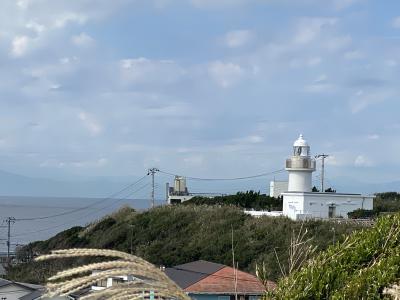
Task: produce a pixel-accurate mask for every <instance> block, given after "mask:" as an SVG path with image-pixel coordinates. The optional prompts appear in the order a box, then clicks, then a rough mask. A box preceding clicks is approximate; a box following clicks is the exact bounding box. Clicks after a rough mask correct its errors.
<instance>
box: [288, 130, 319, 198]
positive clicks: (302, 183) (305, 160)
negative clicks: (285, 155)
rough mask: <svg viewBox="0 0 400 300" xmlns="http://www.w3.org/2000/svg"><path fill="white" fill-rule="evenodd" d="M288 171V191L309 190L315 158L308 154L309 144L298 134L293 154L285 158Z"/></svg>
mask: <svg viewBox="0 0 400 300" xmlns="http://www.w3.org/2000/svg"><path fill="white" fill-rule="evenodd" d="M286 170H287V171H288V173H289V187H288V191H289V192H311V189H312V187H311V185H312V172H314V171H315V160H314V159H313V158H311V156H310V146H309V145H308V143H307V141H306V140H305V139H304V138H303V135H302V134H300V136H299V138H298V139H297V140H296V141H295V142H294V144H293V155H292V157H291V158H289V159H287V160H286Z"/></svg>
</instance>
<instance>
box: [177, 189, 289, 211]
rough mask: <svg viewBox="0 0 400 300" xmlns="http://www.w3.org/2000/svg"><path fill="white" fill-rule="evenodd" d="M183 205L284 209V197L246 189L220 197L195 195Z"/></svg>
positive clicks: (269, 209)
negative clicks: (275, 196)
mask: <svg viewBox="0 0 400 300" xmlns="http://www.w3.org/2000/svg"><path fill="white" fill-rule="evenodd" d="M183 205H234V206H238V207H242V208H247V209H255V210H268V211H273V210H278V211H281V210H282V198H274V197H270V196H268V195H265V194H261V193H260V192H255V191H246V192H238V193H236V194H234V195H226V196H218V197H213V198H209V197H200V196H198V197H194V198H192V199H190V200H189V201H185V202H184V203H183Z"/></svg>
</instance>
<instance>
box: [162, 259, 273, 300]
mask: <svg viewBox="0 0 400 300" xmlns="http://www.w3.org/2000/svg"><path fill="white" fill-rule="evenodd" d="M165 272H166V274H167V275H168V277H169V278H171V279H172V280H173V281H174V282H175V283H176V284H177V285H178V286H179V287H181V288H182V289H183V290H184V291H185V292H186V293H188V295H189V296H190V297H191V298H192V299H195V300H234V299H235V295H236V294H237V295H238V299H239V300H256V299H260V298H261V296H262V295H263V294H264V293H265V291H266V287H265V286H264V285H263V284H262V283H261V282H260V280H259V279H258V278H257V277H256V276H254V275H252V274H249V273H246V272H243V271H239V270H236V273H237V274H236V276H235V270H234V269H233V268H231V267H228V266H225V265H222V264H217V263H212V262H208V261H204V260H198V261H194V262H190V263H187V264H183V265H178V266H175V267H172V268H166V269H165ZM235 283H236V284H235ZM274 287H275V283H274V282H272V281H271V282H269V283H268V289H273V288H274Z"/></svg>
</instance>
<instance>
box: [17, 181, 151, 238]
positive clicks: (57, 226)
mask: <svg viewBox="0 0 400 300" xmlns="http://www.w3.org/2000/svg"><path fill="white" fill-rule="evenodd" d="M149 185H150V183H146V184H145V185H143V186H141V187H140V188H138V189H137V190H135V191H133V192H129V194H128V195H127V196H129V195H131V194H134V193H137V192H139V191H140V190H142V189H144V188H145V187H147V186H149ZM127 196H126V197H127ZM123 200H126V199H125V198H124V199H118V200H116V201H114V202H112V203H111V204H110V205H108V206H105V207H102V208H100V209H98V210H95V211H92V212H90V213H88V214H86V215H83V216H81V217H80V218H79V219H74V220H71V221H68V222H65V223H62V224H59V225H56V226H51V227H46V228H43V229H40V230H36V231H30V232H24V233H20V234H15V235H13V236H12V237H19V236H25V235H30V234H36V233H40V232H44V231H47V230H51V229H54V228H59V227H62V226H64V225H68V224H70V223H71V222H76V221H80V220H82V218H85V217H88V216H90V215H91V214H94V213H97V212H100V211H102V210H104V209H106V208H108V207H110V206H112V205H114V204H116V203H118V202H120V201H123Z"/></svg>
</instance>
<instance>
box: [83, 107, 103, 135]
mask: <svg viewBox="0 0 400 300" xmlns="http://www.w3.org/2000/svg"><path fill="white" fill-rule="evenodd" d="M78 118H79V120H81V121H82V124H83V125H84V126H85V128H86V129H87V130H88V131H89V133H90V134H91V135H92V136H97V135H99V134H100V133H101V132H102V130H103V129H102V126H101V125H100V124H99V123H98V121H97V120H96V119H95V118H94V117H93V116H91V115H89V114H87V113H86V112H80V113H79V114H78Z"/></svg>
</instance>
